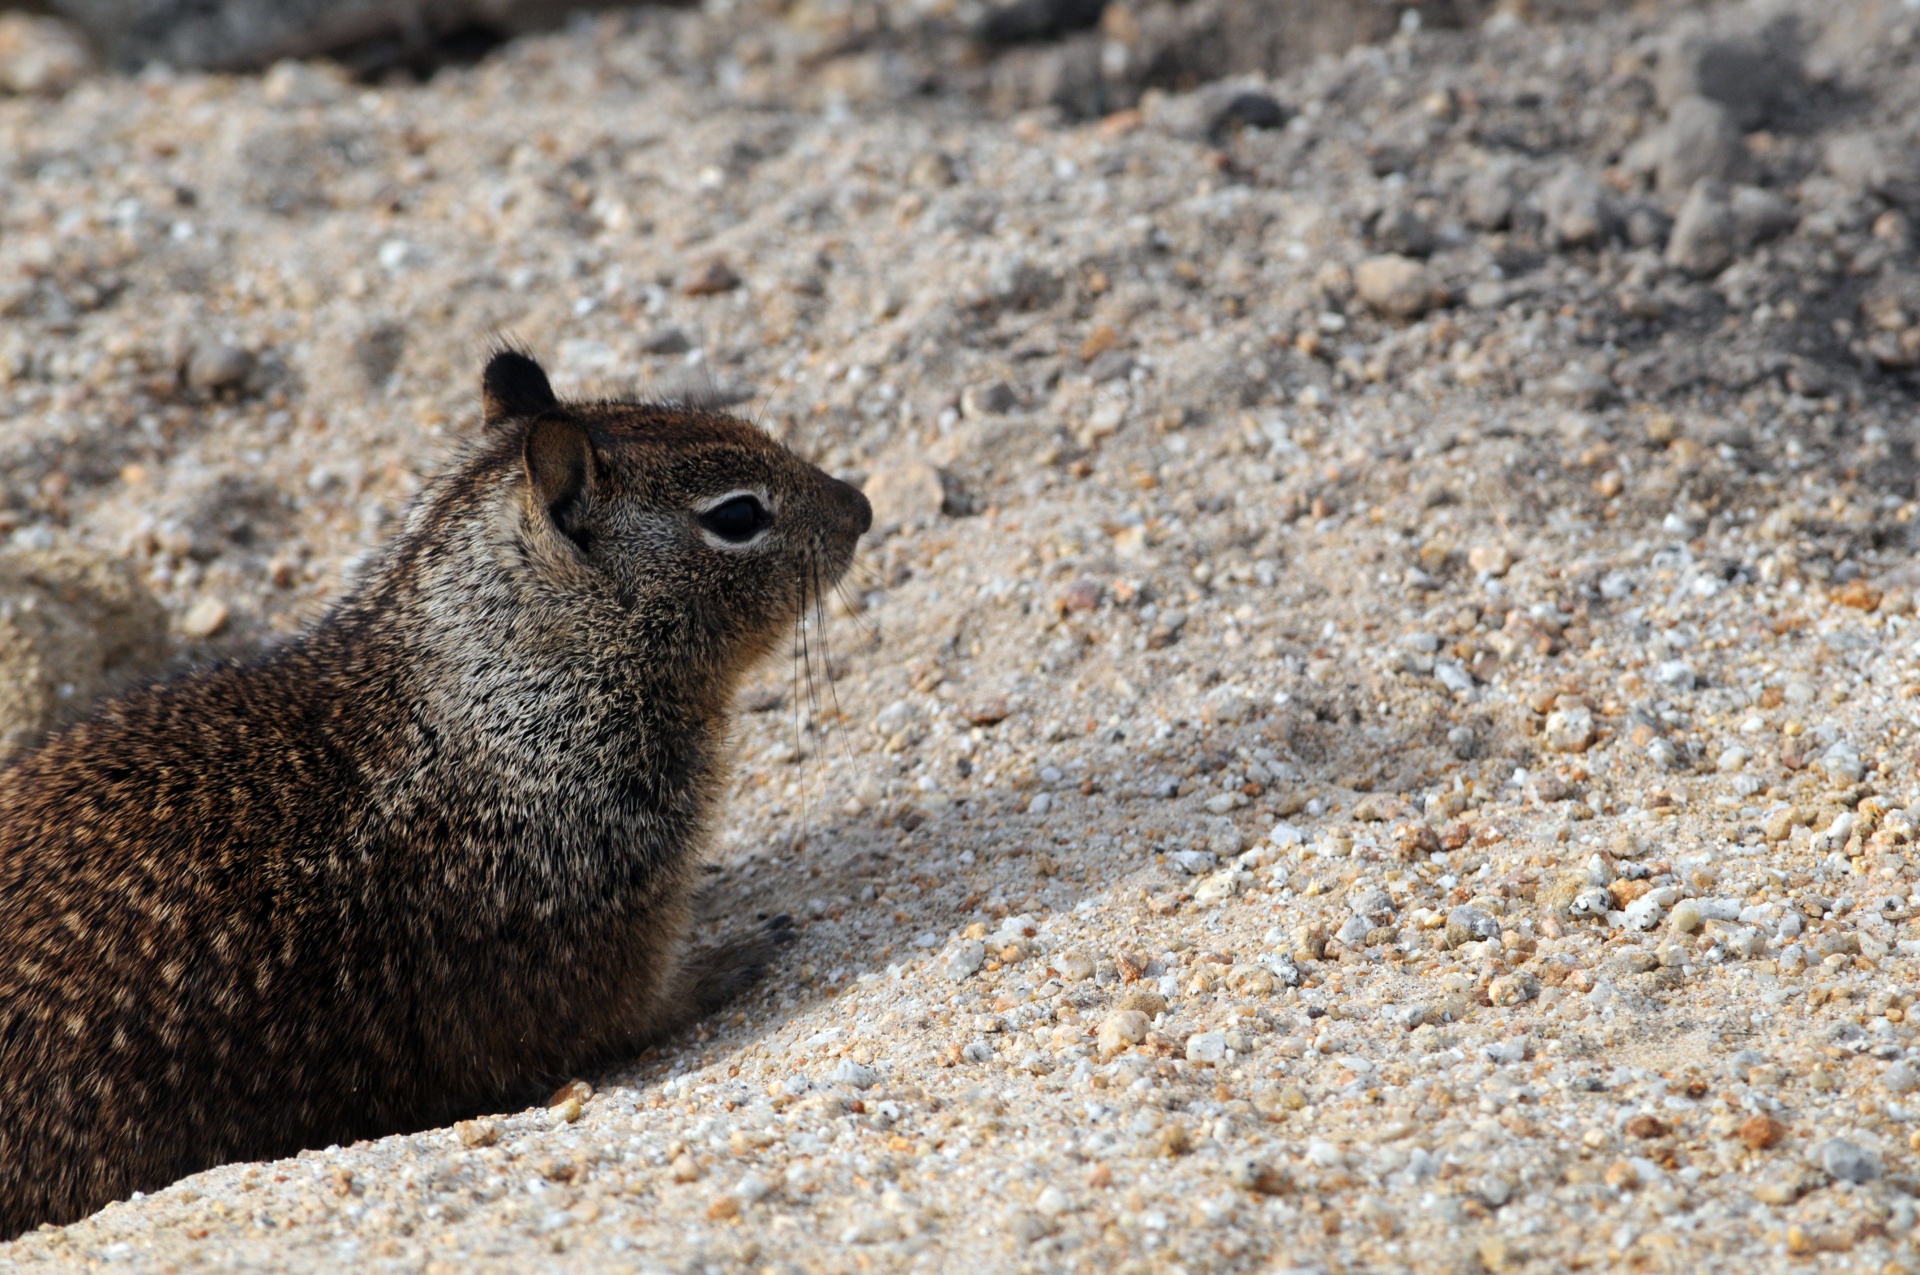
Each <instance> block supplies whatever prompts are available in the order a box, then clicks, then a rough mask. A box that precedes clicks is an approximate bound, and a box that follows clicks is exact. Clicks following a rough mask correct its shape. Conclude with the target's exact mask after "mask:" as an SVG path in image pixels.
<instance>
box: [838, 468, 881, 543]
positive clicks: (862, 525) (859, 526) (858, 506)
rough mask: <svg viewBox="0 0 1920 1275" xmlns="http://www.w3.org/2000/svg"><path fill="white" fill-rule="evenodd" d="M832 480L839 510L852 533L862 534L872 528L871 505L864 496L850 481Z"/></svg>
mask: <svg viewBox="0 0 1920 1275" xmlns="http://www.w3.org/2000/svg"><path fill="white" fill-rule="evenodd" d="M832 481H833V485H834V487H835V488H836V489H837V490H836V491H835V493H834V494H835V495H836V496H838V497H839V498H840V508H841V512H842V513H843V514H845V515H846V519H847V523H848V524H849V525H850V526H851V527H852V529H853V534H854V535H855V536H864V535H866V534H867V532H869V531H871V530H873V506H872V505H870V504H868V503H867V498H866V496H865V495H863V494H862V493H861V491H860V489H859V488H858V487H855V486H854V485H853V484H851V483H843V482H841V481H840V480H839V479H838V478H836V479H833V480H832Z"/></svg>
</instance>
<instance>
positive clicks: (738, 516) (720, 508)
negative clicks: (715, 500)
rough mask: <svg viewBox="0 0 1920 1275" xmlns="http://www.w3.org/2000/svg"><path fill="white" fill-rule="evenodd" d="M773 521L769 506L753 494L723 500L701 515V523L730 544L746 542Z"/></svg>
mask: <svg viewBox="0 0 1920 1275" xmlns="http://www.w3.org/2000/svg"><path fill="white" fill-rule="evenodd" d="M772 522H773V515H772V514H770V513H768V512H767V507H766V506H765V505H763V504H761V503H760V502H759V500H757V499H755V498H754V497H752V496H735V497H734V498H733V499H731V500H723V501H721V502H720V503H719V504H717V505H715V506H714V507H713V508H711V509H709V510H707V511H706V512H705V513H703V514H701V515H700V525H701V526H702V527H705V528H706V529H707V530H708V531H711V532H712V533H713V534H714V535H716V536H718V537H720V538H721V539H722V540H725V541H727V542H728V543H730V544H745V543H746V542H747V541H749V540H751V539H753V538H754V537H755V536H756V535H758V534H760V532H762V531H764V530H765V529H766V528H767V527H768V526H769V525H770V524H771V523H772Z"/></svg>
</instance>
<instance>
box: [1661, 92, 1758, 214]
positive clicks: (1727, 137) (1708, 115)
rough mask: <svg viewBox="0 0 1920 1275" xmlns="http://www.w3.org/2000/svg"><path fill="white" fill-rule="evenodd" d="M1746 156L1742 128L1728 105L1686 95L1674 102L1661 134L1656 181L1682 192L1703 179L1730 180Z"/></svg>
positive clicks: (1670, 191)
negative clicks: (1730, 112) (1741, 137)
mask: <svg viewBox="0 0 1920 1275" xmlns="http://www.w3.org/2000/svg"><path fill="white" fill-rule="evenodd" d="M1745 158H1746V148H1745V145H1744V144H1743V143H1742V141H1741V139H1740V130H1739V128H1737V127H1736V126H1735V125H1734V122H1733V117H1732V116H1731V115H1729V114H1728V113H1727V109H1726V107H1724V106H1722V105H1720V104H1719V103H1718V102H1714V101H1710V100H1708V99H1707V98H1704V97H1684V98H1681V99H1680V100H1679V101H1678V102H1676V103H1674V106H1673V110H1672V111H1671V112H1670V113H1669V115H1668V117H1667V126H1666V129H1665V130H1664V132H1663V133H1662V134H1661V137H1660V143H1659V163H1658V165H1657V167H1656V170H1655V173H1656V175H1655V185H1656V186H1658V187H1659V189H1660V190H1661V191H1663V192H1665V193H1667V194H1679V193H1680V192H1681V191H1685V190H1692V189H1693V187H1694V184H1695V183H1697V182H1700V181H1702V180H1707V179H1712V180H1716V181H1727V180H1729V179H1731V178H1733V177H1735V176H1736V175H1738V173H1739V171H1740V168H1741V165H1742V162H1743V161H1744V160H1745Z"/></svg>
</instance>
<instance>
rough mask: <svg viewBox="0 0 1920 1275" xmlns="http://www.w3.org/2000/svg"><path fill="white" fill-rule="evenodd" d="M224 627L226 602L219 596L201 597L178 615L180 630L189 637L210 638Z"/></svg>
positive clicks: (225, 624) (225, 625) (225, 623)
mask: <svg viewBox="0 0 1920 1275" xmlns="http://www.w3.org/2000/svg"><path fill="white" fill-rule="evenodd" d="M226 627H227V604H226V603H224V602H222V601H221V600H220V599H219V598H201V599H200V600H199V601H198V602H195V603H194V604H193V605H192V606H191V607H189V608H187V613H186V614H185V615H184V616H182V617H180V632H181V633H183V634H184V635H186V636H187V637H190V638H199V639H205V638H210V637H213V636H214V635H215V634H217V633H219V632H220V630H222V629H224V628H226Z"/></svg>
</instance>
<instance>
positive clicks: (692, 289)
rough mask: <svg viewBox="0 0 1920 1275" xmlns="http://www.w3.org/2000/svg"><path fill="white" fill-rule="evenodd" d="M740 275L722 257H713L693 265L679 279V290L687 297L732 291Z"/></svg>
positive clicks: (738, 282)
mask: <svg viewBox="0 0 1920 1275" xmlns="http://www.w3.org/2000/svg"><path fill="white" fill-rule="evenodd" d="M740 283H741V279H740V276H739V275H737V274H735V273H734V271H733V267H732V266H729V265H728V264H727V263H726V262H725V261H724V260H723V259H721V258H719V257H715V258H713V259H712V260H710V261H706V262H703V263H702V264H700V265H699V266H697V267H695V268H694V269H693V271H692V272H691V273H689V274H688V275H687V277H686V278H684V279H682V280H681V281H680V291H681V292H682V293H683V294H685V295H686V296H689V297H710V296H714V295H716V294H718V293H722V292H732V291H733V290H734V289H735V288H737V287H739V286H740Z"/></svg>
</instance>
